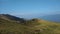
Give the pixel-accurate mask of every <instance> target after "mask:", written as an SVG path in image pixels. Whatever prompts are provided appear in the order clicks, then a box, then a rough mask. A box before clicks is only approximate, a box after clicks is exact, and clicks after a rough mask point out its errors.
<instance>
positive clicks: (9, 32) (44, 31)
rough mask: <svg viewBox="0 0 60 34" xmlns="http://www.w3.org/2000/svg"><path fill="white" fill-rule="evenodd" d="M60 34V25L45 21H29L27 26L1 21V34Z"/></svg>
mask: <svg viewBox="0 0 60 34" xmlns="http://www.w3.org/2000/svg"><path fill="white" fill-rule="evenodd" d="M1 33H2V34H60V23H53V22H48V21H44V20H39V21H37V22H34V21H28V23H27V24H26V25H23V24H19V23H16V22H12V21H7V20H3V19H0V34H1Z"/></svg>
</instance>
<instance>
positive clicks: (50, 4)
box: [0, 0, 60, 18]
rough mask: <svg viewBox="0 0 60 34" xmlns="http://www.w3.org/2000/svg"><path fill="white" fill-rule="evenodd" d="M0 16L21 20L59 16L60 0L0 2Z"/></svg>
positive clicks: (12, 0)
mask: <svg viewBox="0 0 60 34" xmlns="http://www.w3.org/2000/svg"><path fill="white" fill-rule="evenodd" d="M0 14H11V15H15V16H18V17H23V18H28V17H30V18H32V17H34V18H35V17H37V16H45V15H53V14H60V0H0Z"/></svg>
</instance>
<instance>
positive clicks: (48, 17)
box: [40, 14, 60, 22]
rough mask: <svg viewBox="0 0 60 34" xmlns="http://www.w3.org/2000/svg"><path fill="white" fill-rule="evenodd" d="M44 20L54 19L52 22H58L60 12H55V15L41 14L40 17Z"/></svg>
mask: <svg viewBox="0 0 60 34" xmlns="http://www.w3.org/2000/svg"><path fill="white" fill-rule="evenodd" d="M40 18H42V19H44V20H48V21H54V22H60V14H56V15H47V16H43V17H40Z"/></svg>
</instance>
